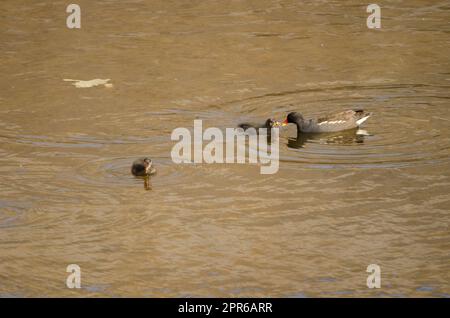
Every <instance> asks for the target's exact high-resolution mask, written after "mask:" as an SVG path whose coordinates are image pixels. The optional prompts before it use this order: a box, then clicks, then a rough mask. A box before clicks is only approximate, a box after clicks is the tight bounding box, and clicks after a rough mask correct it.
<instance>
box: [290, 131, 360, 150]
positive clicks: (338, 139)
mask: <svg viewBox="0 0 450 318" xmlns="http://www.w3.org/2000/svg"><path fill="white" fill-rule="evenodd" d="M366 136H367V133H366V132H364V133H363V132H358V129H353V130H346V131H341V132H336V133H321V134H312V133H298V134H297V138H289V139H288V143H287V146H288V147H289V148H303V147H304V146H305V144H306V143H311V142H313V143H320V144H326V145H351V144H354V143H355V144H362V143H364V138H365V137H366Z"/></svg>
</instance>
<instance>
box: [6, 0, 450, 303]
mask: <svg viewBox="0 0 450 318" xmlns="http://www.w3.org/2000/svg"><path fill="white" fill-rule="evenodd" d="M77 3H78V4H79V5H80V6H81V11H82V28H81V29H79V30H70V29H68V28H67V27H66V26H65V21H66V17H67V14H66V12H65V9H66V5H67V2H65V1H32V0H19V1H5V0H4V1H2V2H1V4H0V39H1V41H0V53H1V59H0V71H1V74H2V76H1V77H0V176H1V178H0V296H152V297H161V296H194V297H195V296H225V297H226V296H238V297H241V296H242V297H244V296H276V297H279V296H288V297H304V296H306V297H317V296H319V297H330V296H331V297H342V296H345V297H353V296H365V297H367V296H369V297H370V296H376V297H378V296H383V297H384V296H389V297H400V296H408V297H411V296H426V297H430V296H432V297H448V296H450V232H449V227H448V226H449V221H450V218H449V208H450V201H449V199H450V196H449V190H450V173H449V168H450V164H449V154H450V130H449V124H450V111H449V107H450V94H449V88H450V63H449V56H450V43H449V33H450V26H449V17H450V3H449V2H448V1H385V2H384V3H380V5H381V7H382V28H381V29H380V30H369V29H368V28H367V27H366V18H367V16H368V14H367V13H366V5H367V4H366V3H363V2H359V1H325V0H324V1H232V2H227V1H225V2H224V1H212V0H202V1H189V2H186V1H144V0H135V1H118V0H109V1H106V0H104V1H95V2H94V1H87V0H80V1H78V2H77ZM95 78H101V79H111V81H110V82H111V83H112V84H113V87H112V88H107V87H104V86H98V87H93V88H76V87H75V86H73V85H72V83H71V82H66V81H64V79H81V80H90V79H95ZM352 108H364V109H366V110H368V111H370V112H373V116H372V117H371V118H370V119H369V120H368V121H367V123H366V124H365V125H364V127H363V129H364V130H365V133H364V134H362V135H356V134H354V133H342V134H334V135H325V136H300V137H299V138H297V135H296V133H295V127H290V126H289V127H287V128H286V127H283V128H282V129H281V131H280V132H281V136H280V169H279V171H278V173H276V174H274V175H261V174H260V170H259V166H258V165H250V164H212V165H208V164H181V165H177V164H174V163H173V162H172V160H171V157H170V151H171V149H172V147H173V145H174V142H172V141H171V140H170V135H171V132H172V130H173V129H174V128H177V127H187V128H189V129H192V127H193V120H194V119H202V120H203V125H204V127H209V126H211V127H213V126H214V127H219V128H221V129H225V128H226V127H235V126H236V125H237V124H238V123H239V122H241V121H246V120H256V121H258V120H259V121H261V122H263V121H264V120H265V119H266V118H268V117H273V118H276V119H278V120H281V119H283V118H284V117H285V116H286V114H287V113H288V112H290V111H294V110H295V111H299V112H301V113H302V114H304V115H305V116H306V117H315V116H321V115H323V114H326V113H333V112H338V111H342V110H345V109H352ZM142 156H150V157H151V158H152V159H153V161H154V164H155V166H156V168H157V169H158V173H157V175H156V176H154V177H153V178H152V179H151V180H150V184H149V187H150V190H146V189H145V187H144V182H143V180H141V179H136V178H134V177H132V176H131V175H130V164H131V162H133V160H134V159H136V158H137V157H142ZM72 263H75V264H78V265H79V266H80V267H81V270H82V287H83V288H82V289H80V290H70V289H68V288H66V286H65V280H66V277H67V275H68V274H67V273H66V266H67V265H68V264H72ZM372 263H374V264H378V265H379V266H381V271H382V288H381V289H375V290H373V289H368V288H367V286H366V279H367V275H368V274H367V273H366V268H367V266H368V265H369V264H372Z"/></svg>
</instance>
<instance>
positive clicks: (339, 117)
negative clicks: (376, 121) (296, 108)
mask: <svg viewBox="0 0 450 318" xmlns="http://www.w3.org/2000/svg"><path fill="white" fill-rule="evenodd" d="M370 115H371V113H366V112H365V111H364V110H361V109H359V110H346V111H343V112H340V113H337V114H333V115H328V116H325V117H321V118H318V119H304V118H303V116H302V115H301V114H300V113H297V112H292V113H289V114H288V116H287V118H286V120H285V121H284V122H283V123H282V125H283V126H286V125H287V124H289V123H292V124H295V125H297V133H329V132H337V131H343V130H349V129H355V128H358V127H359V126H360V125H362V123H364V122H365V121H366V120H367V119H368V118H369V117H370Z"/></svg>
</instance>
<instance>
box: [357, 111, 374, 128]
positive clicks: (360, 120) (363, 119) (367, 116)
mask: <svg viewBox="0 0 450 318" xmlns="http://www.w3.org/2000/svg"><path fill="white" fill-rule="evenodd" d="M370 115H371V113H368V114H367V115H366V116H364V117H363V118H360V119H358V120H357V121H356V124H357V125H358V126H361V125H362V124H363V123H364V122H365V121H366V120H367V119H368V118H369V117H370Z"/></svg>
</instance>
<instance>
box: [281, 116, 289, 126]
mask: <svg viewBox="0 0 450 318" xmlns="http://www.w3.org/2000/svg"><path fill="white" fill-rule="evenodd" d="M287 125H288V120H287V118H286V119H285V120H284V121H283V122H282V123H281V126H283V127H284V126H287Z"/></svg>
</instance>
